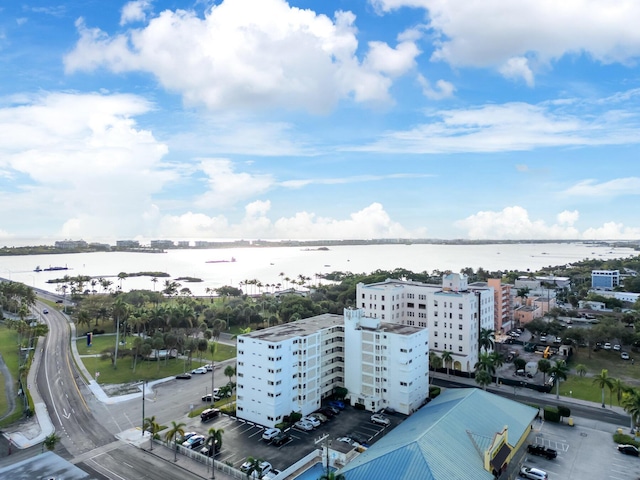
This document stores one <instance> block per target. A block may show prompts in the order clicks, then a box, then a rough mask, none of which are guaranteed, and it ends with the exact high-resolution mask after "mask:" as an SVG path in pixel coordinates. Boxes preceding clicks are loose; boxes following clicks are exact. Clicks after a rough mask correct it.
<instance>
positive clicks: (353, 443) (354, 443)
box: [338, 437, 358, 447]
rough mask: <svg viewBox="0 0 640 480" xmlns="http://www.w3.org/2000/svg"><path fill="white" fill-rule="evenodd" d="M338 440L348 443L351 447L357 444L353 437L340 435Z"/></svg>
mask: <svg viewBox="0 0 640 480" xmlns="http://www.w3.org/2000/svg"><path fill="white" fill-rule="evenodd" d="M338 442H342V443H348V444H349V445H351V446H352V447H357V446H358V442H356V441H355V440H354V439H353V438H351V437H340V438H338Z"/></svg>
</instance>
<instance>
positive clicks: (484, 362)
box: [473, 352, 496, 376]
mask: <svg viewBox="0 0 640 480" xmlns="http://www.w3.org/2000/svg"><path fill="white" fill-rule="evenodd" d="M473 368H474V369H475V371H476V373H477V372H478V371H485V372H487V373H488V374H489V376H492V375H493V374H494V372H495V370H496V368H495V364H494V362H493V356H492V355H491V354H490V353H487V352H483V353H481V354H480V356H479V357H478V361H477V362H476V364H475V365H474V366H473Z"/></svg>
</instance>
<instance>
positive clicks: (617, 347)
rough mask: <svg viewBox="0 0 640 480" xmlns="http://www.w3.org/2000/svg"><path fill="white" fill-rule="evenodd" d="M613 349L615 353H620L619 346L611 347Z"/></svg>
mask: <svg viewBox="0 0 640 480" xmlns="http://www.w3.org/2000/svg"><path fill="white" fill-rule="evenodd" d="M613 349H614V350H615V351H616V352H619V351H620V345H618V344H615V345H614V346H613Z"/></svg>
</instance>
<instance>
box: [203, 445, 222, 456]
mask: <svg viewBox="0 0 640 480" xmlns="http://www.w3.org/2000/svg"><path fill="white" fill-rule="evenodd" d="M221 448H222V447H221V445H220V443H218V442H216V451H215V453H218V452H219V451H220V449H221ZM200 453H201V454H202V455H206V456H207V457H213V448H211V443H205V444H204V445H203V447H202V448H201V449H200Z"/></svg>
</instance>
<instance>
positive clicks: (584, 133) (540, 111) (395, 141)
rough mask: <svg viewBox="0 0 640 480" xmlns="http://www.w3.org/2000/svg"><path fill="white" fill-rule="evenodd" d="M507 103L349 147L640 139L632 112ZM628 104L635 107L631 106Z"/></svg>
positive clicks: (416, 148)
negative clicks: (360, 145) (366, 143)
mask: <svg viewBox="0 0 640 480" xmlns="http://www.w3.org/2000/svg"><path fill="white" fill-rule="evenodd" d="M570 106H571V105H566V104H560V105H557V104H555V103H546V104H540V105H531V104H527V103H519V102H518V103H515V102H514V103H506V104H502V105H491V104H489V105H482V106H479V107H476V108H470V109H456V110H440V111H438V112H436V113H434V114H432V115H431V117H432V119H433V120H432V121H431V122H430V123H424V124H421V125H418V126H416V127H414V128H413V129H411V130H407V131H398V132H387V133H385V134H384V135H381V137H380V139H379V140H378V141H377V142H375V143H373V144H371V145H368V146H363V147H354V148H350V149H349V150H358V151H376V152H404V153H454V152H502V151H522V150H533V149H535V148H543V147H565V146H566V147H569V146H593V145H617V144H627V143H638V142H640V130H639V128H638V121H637V119H636V115H635V114H634V113H632V112H631V111H628V112H624V111H620V110H618V111H615V112H604V113H602V112H601V111H597V112H595V111H594V112H593V113H591V112H589V114H585V111H587V109H588V108H589V107H590V105H586V104H584V103H583V104H580V105H578V106H576V107H575V109H576V111H575V114H574V113H572V112H570V111H569V107H570ZM627 108H631V106H628V107H627Z"/></svg>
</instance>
